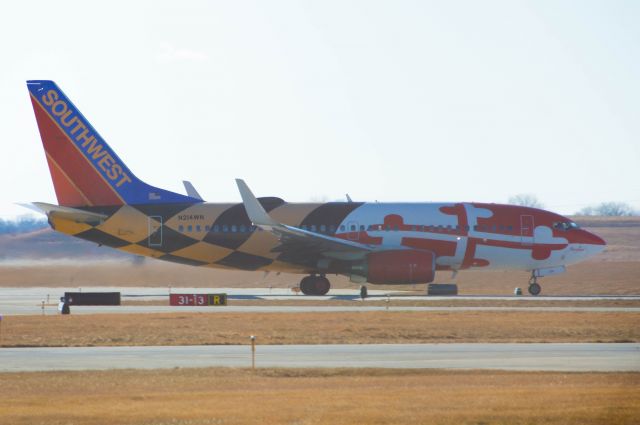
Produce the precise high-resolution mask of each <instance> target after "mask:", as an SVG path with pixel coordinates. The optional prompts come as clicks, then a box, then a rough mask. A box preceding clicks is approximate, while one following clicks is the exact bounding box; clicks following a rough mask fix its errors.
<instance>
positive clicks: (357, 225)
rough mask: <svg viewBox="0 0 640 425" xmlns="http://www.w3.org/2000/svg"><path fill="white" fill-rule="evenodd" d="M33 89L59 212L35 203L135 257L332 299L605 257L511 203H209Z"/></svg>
mask: <svg viewBox="0 0 640 425" xmlns="http://www.w3.org/2000/svg"><path fill="white" fill-rule="evenodd" d="M27 87H28V89H29V93H30V96H31V103H32V104H33V109H34V112H35V116H36V121H37V123H38V128H39V130H40V136H41V138H42V144H43V146H44V150H45V152H46V157H47V162H48V165H49V170H50V172H51V178H52V180H53V185H54V188H55V192H56V196H57V198H58V203H59V205H52V204H46V203H41V202H36V203H34V204H33V205H35V206H36V207H37V208H39V209H40V210H41V211H43V212H44V213H45V214H46V215H47V216H48V218H49V223H50V225H51V227H52V228H53V229H55V230H57V231H59V232H62V233H66V234H69V235H72V236H76V237H78V238H82V239H85V240H88V241H92V242H95V243H98V244H101V245H106V246H109V247H112V248H116V249H120V250H122V251H126V252H130V253H132V254H136V255H144V256H148V257H153V258H157V259H160V260H166V261H172V262H176V263H181V264H188V265H191V266H200V267H217V268H230V269H240V270H262V271H271V270H273V271H283V272H290V273H300V274H304V275H306V276H305V277H304V278H303V279H302V280H301V282H300V288H301V290H302V292H303V293H305V294H309V295H324V294H326V293H327V292H328V291H329V289H330V283H329V280H328V279H327V278H326V275H330V274H342V275H346V276H349V277H350V278H351V280H352V281H353V282H357V283H362V284H364V283H367V282H368V283H373V284H414V283H429V282H432V281H433V279H434V276H435V272H436V271H437V270H450V271H453V272H454V273H455V272H457V271H459V270H466V269H471V268H473V269H495V268H500V269H516V270H527V271H530V272H531V279H530V281H529V291H530V292H531V293H532V294H534V295H537V294H538V293H540V285H539V284H538V283H537V278H538V277H541V276H546V275H551V274H556V273H560V272H563V271H564V270H565V266H566V265H567V264H571V263H575V262H578V261H581V260H584V259H586V258H587V257H590V256H592V255H594V254H597V253H599V252H600V251H602V250H603V249H604V246H605V242H604V241H603V240H602V239H600V238H599V237H598V236H596V235H594V234H592V233H589V232H587V231H585V230H583V229H580V228H579V227H578V226H577V225H576V224H575V223H574V222H572V221H571V220H570V219H568V218H566V217H563V216H561V215H558V214H555V213H552V212H548V211H543V210H540V209H535V208H527V207H521V206H513V205H499V204H484V203H474V202H471V203H468V202H451V203H377V202H376V203H363V202H329V203H324V204H318V203H288V202H285V201H284V200H282V199H280V198H275V197H267V198H256V197H255V196H254V195H253V193H252V192H251V190H250V189H249V187H248V186H247V185H246V184H245V182H244V181H243V180H237V181H236V182H237V185H238V189H239V191H240V195H241V198H242V203H209V202H204V201H203V200H202V199H201V198H200V196H199V195H198V194H197V192H196V191H195V189H194V188H193V186H191V185H190V184H188V185H186V187H187V192H188V193H189V195H182V194H178V193H174V192H170V191H167V190H164V189H160V188H157V187H154V186H151V185H149V184H147V183H144V182H143V181H141V180H140V179H138V178H137V177H136V176H135V175H134V174H133V172H132V171H131V170H130V169H129V168H128V167H127V166H126V164H125V163H124V161H122V159H120V158H119V157H118V156H117V155H116V153H115V152H114V151H113V150H112V149H111V147H109V145H108V144H107V143H106V142H105V140H104V139H103V138H102V137H101V136H100V134H99V133H98V132H97V131H96V130H95V129H94V128H93V126H92V125H91V124H90V123H89V121H88V120H87V119H86V118H85V117H84V116H83V115H82V113H80V111H79V110H78V108H77V107H76V106H75V105H74V104H73V103H71V101H70V100H69V99H68V98H67V96H66V95H65V94H64V93H63V92H62V90H60V88H59V87H58V86H57V85H56V84H55V83H54V82H53V81H47V80H36V81H28V82H27Z"/></svg>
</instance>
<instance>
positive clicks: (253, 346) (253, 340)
mask: <svg viewBox="0 0 640 425" xmlns="http://www.w3.org/2000/svg"><path fill="white" fill-rule="evenodd" d="M250 338H251V369H254V370H255V368H256V337H255V335H251V337H250Z"/></svg>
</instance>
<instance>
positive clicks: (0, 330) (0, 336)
mask: <svg viewBox="0 0 640 425" xmlns="http://www.w3.org/2000/svg"><path fill="white" fill-rule="evenodd" d="M0 347H2V314H0Z"/></svg>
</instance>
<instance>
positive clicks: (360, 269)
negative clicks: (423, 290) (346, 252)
mask: <svg viewBox="0 0 640 425" xmlns="http://www.w3.org/2000/svg"><path fill="white" fill-rule="evenodd" d="M435 274H436V256H435V254H434V253H433V252H431V251H420V250H416V249H398V250H389V251H381V252H372V253H371V254H369V255H368V256H367V258H366V259H365V261H364V262H362V263H360V264H357V265H355V266H353V267H352V276H351V280H352V281H354V282H360V281H362V280H365V279H366V281H367V282H369V283H378V284H399V285H400V284H412V283H429V282H433V279H434V277H435Z"/></svg>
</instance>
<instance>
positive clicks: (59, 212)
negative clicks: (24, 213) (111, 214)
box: [21, 202, 108, 225]
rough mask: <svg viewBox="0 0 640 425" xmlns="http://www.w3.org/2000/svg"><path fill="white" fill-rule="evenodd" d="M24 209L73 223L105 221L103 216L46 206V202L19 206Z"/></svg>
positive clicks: (61, 207)
mask: <svg viewBox="0 0 640 425" xmlns="http://www.w3.org/2000/svg"><path fill="white" fill-rule="evenodd" d="M21 205H22V206H23V207H25V208H29V209H31V210H34V211H38V212H41V213H44V214H46V215H47V217H56V218H62V219H65V220H71V221H75V222H76V223H87V224H92V225H95V224H98V223H101V222H103V221H104V220H106V219H107V217H108V216H106V215H104V214H99V213H94V212H90V211H84V210H79V209H77V208H70V207H63V206H60V205H54V204H47V203H46V202H33V203H31V204H21Z"/></svg>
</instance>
